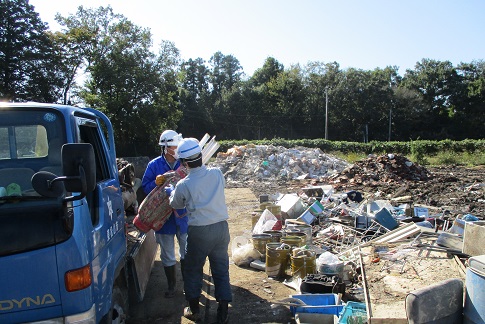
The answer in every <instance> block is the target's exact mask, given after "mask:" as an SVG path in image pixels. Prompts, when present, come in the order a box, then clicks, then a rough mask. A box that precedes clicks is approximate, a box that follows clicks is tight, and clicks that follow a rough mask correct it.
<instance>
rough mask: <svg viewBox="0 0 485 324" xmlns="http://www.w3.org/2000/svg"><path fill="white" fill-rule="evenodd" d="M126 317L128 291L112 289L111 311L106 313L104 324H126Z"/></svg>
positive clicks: (117, 288)
mask: <svg viewBox="0 0 485 324" xmlns="http://www.w3.org/2000/svg"><path fill="white" fill-rule="evenodd" d="M127 317H128V291H127V289H123V288H120V287H114V288H113V296H112V298H111V309H110V311H109V313H108V318H107V321H106V323H108V324H121V323H126V319H127Z"/></svg>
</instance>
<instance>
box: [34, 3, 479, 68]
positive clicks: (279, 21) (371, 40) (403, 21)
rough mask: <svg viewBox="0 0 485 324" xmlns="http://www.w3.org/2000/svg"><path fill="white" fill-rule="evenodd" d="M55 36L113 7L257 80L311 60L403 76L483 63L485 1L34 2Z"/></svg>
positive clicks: (184, 49) (192, 54) (191, 51)
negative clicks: (93, 11)
mask: <svg viewBox="0 0 485 324" xmlns="http://www.w3.org/2000/svg"><path fill="white" fill-rule="evenodd" d="M30 4H32V5H33V6H34V7H35V10H36V11H37V12H38V13H39V14H40V17H41V19H42V20H43V21H44V22H47V23H49V26H50V28H51V29H52V30H56V29H58V26H57V24H56V23H55V21H54V15H55V14H56V13H57V12H59V13H60V14H61V15H64V16H67V15H68V14H74V13H75V12H76V10H77V7H78V6H79V5H83V6H84V7H85V8H90V7H94V8H97V7H99V6H107V5H108V4H109V5H111V7H112V8H113V10H114V12H115V13H119V14H123V15H124V16H125V17H127V18H128V19H129V20H131V21H132V22H133V23H135V24H137V25H139V26H141V27H148V28H150V30H151V32H152V34H153V40H154V45H157V44H158V43H159V41H160V40H162V39H164V40H169V41H172V42H174V43H175V46H176V47H177V48H178V49H179V50H180V54H181V56H182V58H183V59H189V58H192V59H195V58H197V57H201V58H202V59H204V60H206V61H208V60H209V59H210V57H211V56H212V55H213V54H214V53H215V52H217V51H221V52H222V54H224V55H233V56H234V57H236V58H237V59H238V60H239V62H240V64H241V65H242V67H243V69H244V72H245V73H246V74H248V75H252V74H253V72H254V71H255V70H256V69H258V68H260V67H262V65H263V63H264V61H265V60H266V58H267V57H270V56H271V57H274V58H275V59H276V60H278V61H279V62H280V63H282V64H283V65H284V66H285V67H289V66H290V65H291V64H300V65H302V66H303V65H305V64H307V63H308V62H310V61H319V62H323V63H329V62H334V61H335V62H337V63H339V64H340V67H341V68H342V69H346V68H349V67H353V68H357V69H364V70H373V69H375V68H385V67H386V66H398V67H399V73H400V74H401V75H404V72H405V70H406V69H413V68H414V66H415V64H416V62H418V61H421V59H423V58H429V59H435V60H440V61H450V62H451V63H452V64H453V65H455V66H456V65H457V64H459V63H460V62H465V63H470V62H472V61H473V60H483V59H485V39H484V38H485V37H484V36H483V35H484V31H485V18H484V17H485V1H483V0H406V1H397V0H396V1H392V0H387V1H384V0H367V1H363V0H333V1H327V0H300V1H296V0H293V1H290V0H244V1H239V0H176V1H174V0H136V1H134V0H70V1H59V0H57V1H56V0H30Z"/></svg>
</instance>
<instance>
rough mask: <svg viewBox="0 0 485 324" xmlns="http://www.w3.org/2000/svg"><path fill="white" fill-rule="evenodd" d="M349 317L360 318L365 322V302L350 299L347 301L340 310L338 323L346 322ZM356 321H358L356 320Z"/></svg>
mask: <svg viewBox="0 0 485 324" xmlns="http://www.w3.org/2000/svg"><path fill="white" fill-rule="evenodd" d="M349 317H353V318H360V319H362V320H363V321H362V323H365V322H366V321H367V308H366V307H365V304H364V303H358V302H352V301H349V302H347V303H346V304H345V306H344V307H343V309H342V311H341V312H340V315H339V321H338V323H339V324H347V323H348V321H349ZM353 322H355V321H353ZM357 323H359V322H358V321H357Z"/></svg>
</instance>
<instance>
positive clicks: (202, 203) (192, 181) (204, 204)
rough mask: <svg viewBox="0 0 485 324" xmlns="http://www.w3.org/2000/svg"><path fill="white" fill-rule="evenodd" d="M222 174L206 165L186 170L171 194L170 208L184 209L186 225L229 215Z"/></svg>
mask: <svg viewBox="0 0 485 324" xmlns="http://www.w3.org/2000/svg"><path fill="white" fill-rule="evenodd" d="M225 183H226V182H225V179H224V176H223V174H222V172H221V170H219V169H218V168H209V167H206V166H205V165H202V166H201V167H198V168H194V169H189V174H188V175H187V176H186V177H185V178H184V179H182V180H180V181H179V182H178V183H177V185H176V186H175V189H174V190H173V191H172V193H171V195H170V205H171V206H172V207H173V208H176V209H180V208H184V207H185V208H186V209H187V213H188V218H189V221H188V224H189V226H205V225H211V224H215V223H218V222H221V221H224V220H226V219H228V218H229V215H228V212H227V206H226V198H225V195H224V187H225Z"/></svg>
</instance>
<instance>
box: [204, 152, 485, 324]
mask: <svg viewBox="0 0 485 324" xmlns="http://www.w3.org/2000/svg"><path fill="white" fill-rule="evenodd" d="M212 165H216V166H219V167H221V169H223V171H224V172H225V174H226V181H228V182H239V181H249V180H250V179H252V181H254V179H255V178H256V179H259V180H261V179H274V180H276V179H281V178H287V179H315V178H318V179H319V180H320V183H322V182H323V183H325V184H318V185H316V184H313V185H305V186H303V187H301V188H299V189H298V190H296V192H294V193H266V194H261V195H260V196H259V198H260V204H259V206H256V207H255V210H254V212H253V213H252V215H251V218H252V220H253V221H252V228H251V229H250V231H248V233H246V234H244V235H241V236H237V237H235V238H233V245H232V258H233V260H234V262H235V264H236V265H239V266H249V267H252V268H254V269H258V270H261V271H265V272H266V274H267V275H268V278H273V279H274V280H281V281H283V282H284V283H285V284H287V286H288V287H290V288H292V289H294V290H295V291H296V294H292V295H291V296H290V298H288V299H287V300H282V301H276V302H275V304H279V305H286V306H288V307H289V308H290V310H291V313H292V315H293V316H294V318H295V321H297V322H300V321H301V322H305V323H327V322H328V323H367V322H371V321H372V320H376V321H378V320H382V321H388V322H393V323H401V322H402V323H424V322H435V323H438V322H443V323H448V322H449V323H452V322H453V323H455V322H460V323H461V322H462V321H465V322H467V321H468V323H484V322H485V302H484V301H485V299H484V298H485V289H483V288H485V248H484V246H485V221H484V220H483V219H484V218H483V217H484V215H478V214H471V213H468V214H459V215H453V217H451V215H450V213H449V211H446V210H437V209H433V208H429V206H423V205H419V204H414V203H413V202H412V201H410V199H409V197H405V198H403V199H394V198H396V197H397V198H399V194H398V195H396V196H395V197H393V199H388V197H381V196H379V195H375V194H373V195H367V194H365V193H363V192H360V191H358V190H344V191H342V189H345V188H346V187H345V184H347V183H358V184H361V185H371V184H375V183H376V182H380V183H386V182H397V183H399V184H403V185H405V184H406V181H423V180H426V179H428V178H429V177H430V174H429V172H428V171H427V170H426V168H424V167H421V166H419V165H417V164H415V163H413V162H411V161H409V160H407V159H406V158H405V157H402V156H399V155H394V154H386V155H383V156H379V157H376V156H370V157H369V158H368V159H366V160H364V161H360V162H358V163H354V164H348V163H346V162H345V161H343V160H340V159H337V158H335V157H331V156H328V155H325V154H324V153H323V152H322V151H320V150H314V149H305V148H297V149H292V150H287V149H284V148H281V147H273V146H245V147H234V148H233V149H231V150H229V151H227V152H226V153H219V154H218V155H217V158H216V160H215V162H212ZM482 187H483V186H482ZM463 296H465V297H463ZM455 297H456V298H455ZM437 303H438V305H437Z"/></svg>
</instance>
